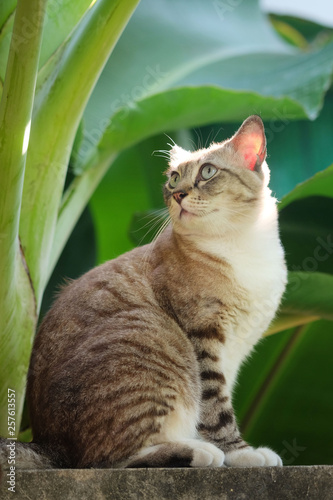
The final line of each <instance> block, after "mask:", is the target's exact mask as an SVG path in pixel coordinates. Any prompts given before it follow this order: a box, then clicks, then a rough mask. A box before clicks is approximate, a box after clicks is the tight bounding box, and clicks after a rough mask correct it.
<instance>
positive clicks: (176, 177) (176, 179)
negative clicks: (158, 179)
mask: <svg viewBox="0 0 333 500" xmlns="http://www.w3.org/2000/svg"><path fill="white" fill-rule="evenodd" d="M179 181H180V175H179V174H178V173H177V172H174V173H173V174H172V175H171V177H170V179H169V186H170V187H171V188H175V187H176V186H177V184H178V182H179Z"/></svg>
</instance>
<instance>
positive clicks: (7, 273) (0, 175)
mask: <svg viewBox="0 0 333 500" xmlns="http://www.w3.org/2000/svg"><path fill="white" fill-rule="evenodd" d="M45 5H46V0H30V1H29V2H27V1H26V0H19V1H18V4H17V8H16V14H15V20H14V26H13V34H12V39H11V46H10V51H9V56H8V63H7V70H6V77H5V83H4V89H3V94H2V100H1V104H0V186H1V196H0V242H1V244H0V365H1V375H0V434H2V435H6V433H7V431H8V425H7V390H8V388H12V389H14V390H15V392H16V424H17V426H16V431H17V432H18V430H19V429H18V428H17V427H18V422H19V421H20V415H21V411H22V406H23V398H24V385H25V375H26V370H27V365H28V358H29V351H30V350H29V347H28V348H27V344H28V345H30V344H31V338H32V335H33V332H34V327H35V324H36V319H37V315H36V304H35V299H34V290H33V288H32V287H31V283H30V279H29V275H28V274H29V272H28V269H27V267H26V263H25V259H24V255H23V254H22V252H21V249H20V243H19V238H18V230H19V218H20V211H21V199H22V189H23V181H24V174H25V163H26V151H27V147H28V142H29V130H30V123H31V114H32V107H33V102H34V94H35V86H36V78H37V69H38V61H39V54H40V47H41V40H42V32H43V22H44V16H45ZM27 25H28V26H33V27H34V28H33V30H30V31H29V33H28V34H27V33H26V32H25V26H27Z"/></svg>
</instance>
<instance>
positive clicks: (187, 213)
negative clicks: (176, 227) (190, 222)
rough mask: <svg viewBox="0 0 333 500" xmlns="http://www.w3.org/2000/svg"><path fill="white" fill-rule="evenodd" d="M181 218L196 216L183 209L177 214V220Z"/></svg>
mask: <svg viewBox="0 0 333 500" xmlns="http://www.w3.org/2000/svg"><path fill="white" fill-rule="evenodd" d="M183 217H186V218H188V217H197V215H196V214H194V213H192V212H189V211H188V210H185V208H182V209H181V210H180V212H179V218H180V219H181V218H183Z"/></svg>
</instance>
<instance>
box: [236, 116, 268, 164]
mask: <svg viewBox="0 0 333 500" xmlns="http://www.w3.org/2000/svg"><path fill="white" fill-rule="evenodd" d="M229 144H231V145H232V146H233V148H234V150H235V151H237V152H238V153H239V155H238V156H240V158H241V160H242V162H243V164H242V165H241V166H243V167H245V168H248V169H249V170H252V171H256V172H261V165H262V163H263V162H264V160H265V158H266V137H265V130H264V124H263V122H262V120H261V118H260V116H257V115H252V116H249V118H247V119H246V120H245V121H244V122H243V124H242V125H241V127H240V128H239V129H238V130H237V132H236V133H235V135H234V136H233V137H232V138H231V139H230V141H229Z"/></svg>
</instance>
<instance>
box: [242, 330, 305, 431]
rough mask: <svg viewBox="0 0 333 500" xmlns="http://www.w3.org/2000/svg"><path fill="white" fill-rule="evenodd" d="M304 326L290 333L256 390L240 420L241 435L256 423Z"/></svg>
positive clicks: (291, 354) (302, 333)
mask: <svg viewBox="0 0 333 500" xmlns="http://www.w3.org/2000/svg"><path fill="white" fill-rule="evenodd" d="M305 329H306V325H302V326H299V327H298V328H296V329H295V331H294V332H293V333H292V335H291V337H290V339H289V341H288V342H287V344H286V345H285V346H284V348H283V349H282V351H281V353H280V354H279V356H278V358H277V359H276V361H275V363H274V364H273V366H272V368H271V370H270V372H269V374H268V375H267V377H266V378H265V380H264V382H263V384H262V386H261V387H260V389H259V390H258V392H257V394H256V396H255V398H254V399H253V401H252V403H251V405H250V406H249V408H248V410H247V412H246V414H245V415H244V417H243V418H242V422H241V431H242V434H244V435H245V437H246V435H247V434H249V433H250V432H251V429H252V427H253V425H254V423H255V422H256V421H258V416H259V414H260V412H261V411H262V409H263V407H264V405H265V403H266V401H267V400H268V398H269V395H270V394H271V391H272V390H273V389H274V386H275V384H276V383H277V381H278V379H279V378H280V377H281V376H282V373H283V372H284V370H285V369H286V366H287V365H288V363H289V362H290V361H291V359H292V356H293V354H294V352H295V349H296V347H297V346H298V343H299V342H300V340H301V339H302V338H303V335H304V333H305Z"/></svg>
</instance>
